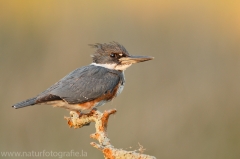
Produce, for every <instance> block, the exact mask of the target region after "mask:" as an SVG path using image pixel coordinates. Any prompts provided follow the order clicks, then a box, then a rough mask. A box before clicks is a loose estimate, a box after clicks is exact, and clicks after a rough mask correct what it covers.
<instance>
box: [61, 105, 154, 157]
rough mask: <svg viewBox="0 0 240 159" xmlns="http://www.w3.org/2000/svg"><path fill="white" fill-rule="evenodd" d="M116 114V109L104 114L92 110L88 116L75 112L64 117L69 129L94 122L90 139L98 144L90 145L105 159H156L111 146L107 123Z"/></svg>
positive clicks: (92, 143)
mask: <svg viewBox="0 0 240 159" xmlns="http://www.w3.org/2000/svg"><path fill="white" fill-rule="evenodd" d="M116 112H117V110H116V109H112V110H107V111H104V113H102V112H100V111H98V110H95V109H93V110H92V111H91V112H90V113H88V114H81V115H79V114H78V113H77V112H75V111H71V112H70V115H71V117H65V119H66V120H67V121H68V125H69V127H70V128H71V127H73V128H81V127H83V126H86V125H89V124H90V123H91V122H95V128H96V132H95V133H94V134H91V135H90V137H91V138H93V139H96V140H98V142H99V143H95V142H91V143H90V144H91V145H92V146H93V147H95V148H97V149H98V150H100V151H102V153H103V154H104V157H105V159H124V158H128V159H156V157H154V156H149V155H145V154H142V153H137V151H126V150H122V149H116V148H114V146H113V145H111V143H110V139H109V138H108V137H107V123H108V118H109V116H110V115H111V114H114V113H116ZM139 145H140V144H139ZM143 150H144V149H143V147H142V146H141V145H140V148H139V150H138V151H140V152H142V151H143Z"/></svg>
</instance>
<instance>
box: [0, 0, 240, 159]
mask: <svg viewBox="0 0 240 159" xmlns="http://www.w3.org/2000/svg"><path fill="white" fill-rule="evenodd" d="M239 7H240V1H239V0H232V1H226V0H219V1H214V0H211V1H205V0H203V1H190V0H170V1H169V0H150V1H138V0H132V1H110V0H105V1H97V0H93V1H77V0H41V1H36V0H35V1H32V0H22V1H17V0H11V1H7V0H1V1H0V88H1V89H0V99H1V100H0V105H1V107H0V127H1V129H0V134H1V135H0V151H1V152H4V151H10V152H13V151H20V152H23V151H26V152H28V151H30V152H31V151H36V152H37V151H43V150H46V151H56V152H60V151H63V152H66V151H71V150H74V151H75V152H77V151H79V152H81V151H85V152H87V157H86V158H103V156H102V153H101V152H100V151H98V150H97V149H95V148H93V147H92V146H90V144H89V143H90V142H92V141H94V140H92V139H90V138H89V135H90V134H91V133H93V132H94V131H95V129H94V124H91V125H90V126H88V127H84V128H81V129H70V128H68V125H67V123H66V121H65V120H64V119H63V117H64V116H69V112H68V111H66V110H64V109H57V108H52V107H51V106H45V105H38V106H34V107H27V108H24V109H18V110H14V109H12V108H11V106H12V105H13V104H15V103H17V102H20V101H22V100H25V99H27V98H30V97H33V96H35V95H37V94H38V93H40V92H42V91H43V90H45V89H46V88H48V87H49V86H51V85H52V84H54V83H55V82H57V81H58V80H59V79H61V78H62V77H63V76H65V75H66V74H68V73H69V72H70V71H72V70H74V69H76V68H78V67H81V66H84V65H88V64H90V63H91V58H90V55H91V54H92V53H93V52H94V49H92V48H90V47H89V46H88V44H92V43H107V42H111V41H117V42H119V43H121V44H123V45H124V46H125V47H126V49H127V50H128V52H129V53H130V54H135V55H149V56H154V57H155V59H154V60H153V61H149V62H144V63H140V64H136V65H133V66H131V67H130V68H129V69H127V70H126V71H125V75H126V85H125V88H124V91H123V92H122V94H121V95H120V96H119V97H118V98H116V99H114V100H113V101H112V102H110V103H108V104H106V105H104V106H103V107H101V108H100V110H102V111H103V110H106V109H111V108H116V109H117V111H118V112H117V114H116V115H113V116H111V117H110V120H109V127H108V135H109V137H110V139H111V142H112V144H113V145H114V146H115V147H116V148H123V149H126V150H136V149H138V148H139V146H138V143H140V144H141V145H143V147H144V148H145V149H146V151H145V152H144V153H146V154H149V155H153V156H156V157H157V158H165V159H175V158H178V159H186V158H192V159H203V158H204V159H226V158H229V159H239V158H240V106H239V105H240V98H239V94H240V82H239V81H240V71H239V67H240V53H239V51H240V8H239ZM1 157H2V156H1ZM1 157H0V158H1ZM11 158H15V157H11ZM16 158H21V157H16ZM22 158H25V157H22ZM39 158H44V157H39ZM45 158H46V157H45ZM70 158H74V157H70Z"/></svg>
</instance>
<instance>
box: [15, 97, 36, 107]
mask: <svg viewBox="0 0 240 159" xmlns="http://www.w3.org/2000/svg"><path fill="white" fill-rule="evenodd" d="M34 104H36V97H34V98H30V99H27V100H25V101H22V102H19V103H16V104H14V105H13V106H12V107H13V108H15V109H18V108H23V107H27V106H30V105H34Z"/></svg>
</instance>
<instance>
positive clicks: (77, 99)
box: [12, 42, 153, 112]
mask: <svg viewBox="0 0 240 159" xmlns="http://www.w3.org/2000/svg"><path fill="white" fill-rule="evenodd" d="M90 46H91V47H93V48H95V49H96V51H95V52H94V54H93V55H91V57H92V63H91V64H90V65H87V66H83V67H80V68H77V69H76V70H74V71H72V72H70V73H69V74H68V75H66V76H65V77H63V78H62V79H61V80H59V81H58V82H56V83H55V84H53V85H52V86H51V87H49V88H48V89H46V90H45V91H43V92H42V93H40V94H38V95H37V96H35V97H33V98H30V99H27V100H24V101H22V102H19V103H16V104H14V105H13V106H12V107H13V108H15V109H18V108H23V107H27V106H33V105H38V104H46V105H52V106H54V107H60V108H65V109H68V110H70V111H77V112H89V111H91V110H92V109H96V108H97V107H99V106H102V105H104V104H105V103H107V102H109V101H111V100H112V99H113V98H115V97H117V96H118V95H119V94H120V93H121V92H122V90H123V87H124V84H125V78H124V70H126V68H128V67H129V66H131V65H132V64H135V63H139V62H144V61H148V60H152V59H153V57H150V56H133V55H130V54H129V53H128V51H127V50H126V49H125V47H124V46H123V45H121V44H119V43H118V42H110V43H103V44H100V43H96V44H91V45H90Z"/></svg>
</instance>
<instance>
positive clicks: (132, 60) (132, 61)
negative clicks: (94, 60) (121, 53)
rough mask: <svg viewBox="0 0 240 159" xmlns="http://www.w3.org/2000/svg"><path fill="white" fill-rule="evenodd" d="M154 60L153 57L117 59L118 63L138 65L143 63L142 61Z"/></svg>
mask: <svg viewBox="0 0 240 159" xmlns="http://www.w3.org/2000/svg"><path fill="white" fill-rule="evenodd" d="M152 59H154V57H151V56H128V57H122V58H120V59H119V61H120V62H121V63H122V64H125V63H127V64H129V63H131V64H134V63H139V62H144V61H148V60H152Z"/></svg>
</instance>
